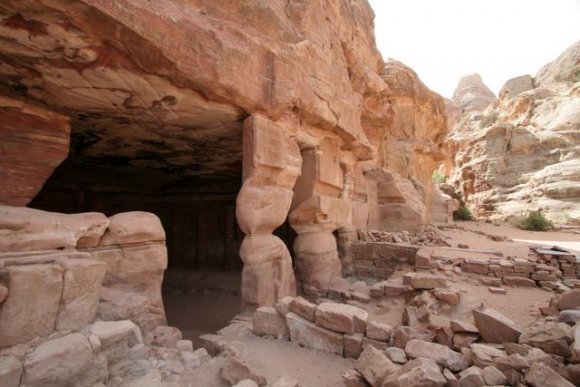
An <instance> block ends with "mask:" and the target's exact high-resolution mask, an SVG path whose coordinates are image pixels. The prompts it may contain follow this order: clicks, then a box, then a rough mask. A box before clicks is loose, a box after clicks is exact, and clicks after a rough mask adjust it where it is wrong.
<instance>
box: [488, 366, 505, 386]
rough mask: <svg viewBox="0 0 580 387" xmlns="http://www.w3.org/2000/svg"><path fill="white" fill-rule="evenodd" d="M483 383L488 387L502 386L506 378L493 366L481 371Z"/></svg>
mask: <svg viewBox="0 0 580 387" xmlns="http://www.w3.org/2000/svg"><path fill="white" fill-rule="evenodd" d="M482 376H483V381H484V382H485V384H486V385H488V386H503V385H506V384H507V382H508V380H507V378H506V376H505V375H504V374H503V373H502V372H501V371H500V370H498V369H497V368H495V367H494V366H487V367H485V368H484V369H483V371H482Z"/></svg>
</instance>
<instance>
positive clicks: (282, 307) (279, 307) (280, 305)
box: [274, 296, 294, 316]
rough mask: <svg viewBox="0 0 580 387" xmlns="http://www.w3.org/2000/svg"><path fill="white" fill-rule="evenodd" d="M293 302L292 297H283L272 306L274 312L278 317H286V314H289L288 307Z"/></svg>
mask: <svg viewBox="0 0 580 387" xmlns="http://www.w3.org/2000/svg"><path fill="white" fill-rule="evenodd" d="M293 301H294V297H290V296H285V297H282V298H281V299H280V300H278V302H277V303H276V304H275V305H274V308H275V309H276V312H278V313H279V314H280V316H286V315H287V314H288V312H290V305H292V302H293Z"/></svg>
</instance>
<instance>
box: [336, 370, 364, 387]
mask: <svg viewBox="0 0 580 387" xmlns="http://www.w3.org/2000/svg"><path fill="white" fill-rule="evenodd" d="M342 381H343V383H344V385H345V387H369V386H370V384H368V383H367V381H366V380H365V378H363V376H362V375H361V374H359V373H358V372H357V371H355V370H348V371H345V372H344V373H343V374H342Z"/></svg>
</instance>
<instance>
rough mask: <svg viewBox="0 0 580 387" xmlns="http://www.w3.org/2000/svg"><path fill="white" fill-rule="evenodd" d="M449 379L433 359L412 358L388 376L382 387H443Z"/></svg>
mask: <svg viewBox="0 0 580 387" xmlns="http://www.w3.org/2000/svg"><path fill="white" fill-rule="evenodd" d="M446 383H447V379H445V377H444V376H443V374H442V373H441V370H440V369H439V366H438V365H437V363H435V362H434V361H433V360H431V359H427V358H418V359H414V360H411V361H410V362H408V363H407V364H405V365H404V366H403V367H401V368H400V369H399V370H398V371H396V372H394V373H393V374H391V375H389V376H387V378H386V379H385V381H384V383H383V385H382V387H406V386H430V387H443V386H444V385H445V384H446Z"/></svg>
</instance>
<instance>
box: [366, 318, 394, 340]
mask: <svg viewBox="0 0 580 387" xmlns="http://www.w3.org/2000/svg"><path fill="white" fill-rule="evenodd" d="M366 335H367V337H368V338H369V339H373V340H378V341H389V340H390V339H391V336H392V335H393V328H391V326H390V325H388V324H385V323H381V322H377V321H369V322H368V323H367V332H366Z"/></svg>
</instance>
